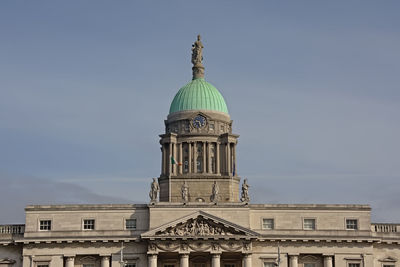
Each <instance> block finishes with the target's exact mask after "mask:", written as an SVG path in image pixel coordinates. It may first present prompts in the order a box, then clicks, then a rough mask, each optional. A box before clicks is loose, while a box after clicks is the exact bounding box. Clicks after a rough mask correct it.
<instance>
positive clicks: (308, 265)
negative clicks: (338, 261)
mask: <svg viewBox="0 0 400 267" xmlns="http://www.w3.org/2000/svg"><path fill="white" fill-rule="evenodd" d="M304 267H315V263H304Z"/></svg>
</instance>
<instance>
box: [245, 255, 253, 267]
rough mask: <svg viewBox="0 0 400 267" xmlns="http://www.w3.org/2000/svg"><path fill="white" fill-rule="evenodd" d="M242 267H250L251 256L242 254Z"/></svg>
mask: <svg viewBox="0 0 400 267" xmlns="http://www.w3.org/2000/svg"><path fill="white" fill-rule="evenodd" d="M243 267H252V265H251V254H244V256H243Z"/></svg>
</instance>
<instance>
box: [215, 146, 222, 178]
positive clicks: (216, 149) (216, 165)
mask: <svg viewBox="0 0 400 267" xmlns="http://www.w3.org/2000/svg"><path fill="white" fill-rule="evenodd" d="M215 151H216V152H217V156H216V159H215V163H216V164H215V167H216V173H217V174H221V173H220V166H219V164H220V162H221V161H220V158H219V143H218V142H216V143H215Z"/></svg>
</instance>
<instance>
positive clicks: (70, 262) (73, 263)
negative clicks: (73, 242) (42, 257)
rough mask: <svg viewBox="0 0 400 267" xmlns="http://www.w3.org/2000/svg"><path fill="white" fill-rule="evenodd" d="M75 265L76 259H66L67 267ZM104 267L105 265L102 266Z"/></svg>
mask: <svg viewBox="0 0 400 267" xmlns="http://www.w3.org/2000/svg"><path fill="white" fill-rule="evenodd" d="M74 265H75V257H66V258H65V267H74ZM101 266H102V267H103V265H101Z"/></svg>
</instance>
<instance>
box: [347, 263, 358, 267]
mask: <svg viewBox="0 0 400 267" xmlns="http://www.w3.org/2000/svg"><path fill="white" fill-rule="evenodd" d="M348 266H349V267H360V264H359V263H349V265H348Z"/></svg>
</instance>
